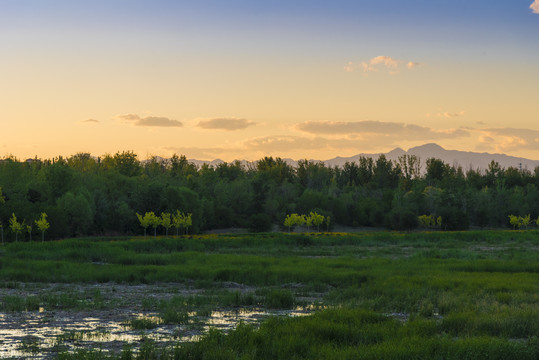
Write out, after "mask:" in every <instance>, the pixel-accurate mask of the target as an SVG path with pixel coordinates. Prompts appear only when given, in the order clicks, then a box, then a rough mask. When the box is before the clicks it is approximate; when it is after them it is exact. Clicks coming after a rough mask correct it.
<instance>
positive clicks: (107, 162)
mask: <svg viewBox="0 0 539 360" xmlns="http://www.w3.org/2000/svg"><path fill="white" fill-rule="evenodd" d="M0 202H1V203H0V224H1V225H2V238H3V241H15V237H16V235H18V239H19V240H21V239H24V240H26V241H28V240H29V238H30V237H31V236H32V235H33V236H35V237H36V239H39V238H40V237H41V235H42V233H41V231H40V228H38V226H36V225H37V224H38V222H39V221H40V220H43V214H46V220H47V221H48V223H49V224H50V228H47V230H46V235H45V239H56V238H66V237H76V236H88V235H98V236H102V235H142V234H143V233H144V230H145V229H143V228H142V227H141V223H140V222H139V218H138V217H137V214H145V213H148V212H153V213H155V214H157V215H159V214H162V213H172V214H174V213H177V212H180V213H182V214H192V224H191V229H190V232H192V233H198V232H201V231H206V230H212V229H227V228H247V229H249V230H250V231H253V232H261V231H269V230H271V229H274V228H275V227H276V226H278V228H279V229H281V230H282V231H287V230H288V228H287V226H285V225H284V222H285V219H286V218H287V216H289V215H290V214H310V213H312V212H314V213H316V214H320V215H322V216H324V218H325V219H328V218H329V219H331V220H330V221H327V229H326V224H324V226H323V227H322V230H330V229H331V228H332V227H335V226H350V227H373V228H388V229H394V230H412V229H415V228H418V227H420V228H425V227H432V228H433V229H439V230H447V231H451V230H465V229H469V228H506V227H511V228H512V227H515V224H516V223H513V221H512V220H513V219H514V218H515V217H520V218H521V219H528V222H527V223H526V224H525V226H527V225H528V224H529V225H530V226H532V225H535V223H536V221H535V219H537V217H538V216H539V168H536V169H535V170H534V171H533V172H532V171H529V170H521V169H517V168H513V167H509V168H502V167H500V165H499V164H498V163H496V162H494V161H493V162H491V163H490V165H489V167H488V169H486V170H484V171H483V170H478V169H471V168H470V169H462V168H461V167H458V166H451V165H448V164H446V163H444V162H443V161H441V160H439V159H435V158H429V159H427V160H426V161H423V159H419V158H417V157H415V156H411V155H404V156H402V157H400V158H399V159H398V161H391V160H388V159H387V158H386V157H385V156H384V155H381V156H380V157H379V158H378V159H372V158H368V157H359V158H358V160H357V162H348V163H346V164H345V165H344V166H343V167H328V166H326V165H324V163H322V162H316V161H309V160H301V161H299V162H298V165H297V166H291V165H289V164H287V163H286V162H285V161H284V160H283V159H281V158H273V157H265V158H263V159H261V160H259V161H256V162H253V163H251V164H249V165H244V164H242V163H240V162H239V161H236V162H232V163H226V162H225V163H222V164H220V165H217V166H209V165H202V166H200V167H199V166H196V165H195V164H194V163H191V162H189V161H188V160H187V159H186V157H185V156H178V155H174V156H173V157H172V158H170V159H167V160H162V159H160V158H157V157H153V158H151V159H150V160H146V161H141V160H139V159H138V156H137V154H135V153H134V152H132V151H123V152H118V153H116V154H114V155H111V154H108V155H104V156H102V157H100V158H95V157H92V156H90V154H87V153H79V154H76V155H73V156H70V157H68V158H63V157H57V158H54V159H48V160H41V159H38V158H37V157H36V158H35V159H29V160H26V161H20V160H18V159H16V158H15V157H13V156H9V157H5V158H4V159H1V160H0ZM528 215H529V216H528ZM13 216H16V218H17V219H18V221H19V223H20V224H25V227H23V228H22V230H23V231H21V234H15V233H14V231H13V229H12V228H11V227H10V220H11V219H12V218H13ZM512 217H513V218H512ZM425 218H431V219H434V221H432V222H430V223H429V221H422V219H423V220H424V219H425ZM530 218H531V221H529V219H530ZM521 225H522V224H519V226H521ZM315 230H316V228H315ZM165 231H168V229H165V228H164V227H159V228H158V229H157V230H156V232H157V234H165Z"/></svg>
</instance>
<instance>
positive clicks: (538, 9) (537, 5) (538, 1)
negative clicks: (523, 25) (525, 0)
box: [530, 0, 539, 14]
mask: <svg viewBox="0 0 539 360" xmlns="http://www.w3.org/2000/svg"><path fill="white" fill-rule="evenodd" d="M530 9H532V12H533V13H534V14H539V0H535V1H534V2H533V4H531V5H530Z"/></svg>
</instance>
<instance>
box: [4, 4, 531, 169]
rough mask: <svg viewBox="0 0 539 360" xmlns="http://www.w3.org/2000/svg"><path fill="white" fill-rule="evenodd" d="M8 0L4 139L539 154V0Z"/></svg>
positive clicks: (191, 153)
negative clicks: (434, 147)
mask: <svg viewBox="0 0 539 360" xmlns="http://www.w3.org/2000/svg"><path fill="white" fill-rule="evenodd" d="M2 6H3V8H2V13H0V39H1V40H2V44H3V48H4V52H3V56H2V58H0V79H2V81H0V98H1V99H2V106H1V107H0V123H1V124H2V127H1V129H2V135H3V136H2V137H1V138H0V155H3V156H7V155H10V154H11V155H13V156H15V157H17V158H19V159H26V158H34V156H36V155H37V156H38V157H40V158H44V159H45V158H53V157H56V156H65V157H67V156H71V155H74V154H76V153H80V152H86V153H91V154H92V155H95V156H101V155H104V154H107V153H109V154H114V153H116V152H118V151H128V150H132V151H134V152H135V153H136V154H138V156H139V158H140V159H145V158H148V157H150V156H161V157H164V158H167V157H170V156H171V155H172V154H174V153H176V154H183V155H185V156H186V157H187V158H189V159H202V160H211V159H217V158H219V159H222V160H224V161H232V160H235V159H245V160H249V161H255V160H258V159H261V158H263V157H264V156H274V157H281V158H292V159H300V158H306V157H307V158H312V159H321V160H325V159H331V158H334V157H337V156H341V157H348V156H354V155H357V154H360V153H386V152H388V151H390V150H392V149H394V148H396V147H400V148H402V149H409V148H411V147H415V146H419V145H423V144H425V143H437V144H439V145H441V146H442V147H444V148H445V149H454V150H460V151H470V152H488V153H492V154H494V153H503V154H507V155H509V156H516V157H523V158H527V159H539V121H538V120H539V105H538V100H537V99H539V86H538V84H539V66H538V64H539V40H538V37H537V34H539V0H535V1H533V0H518V1H497V2H492V1H486V0H477V1H473V2H470V1H464V0H456V1H451V2H444V3H440V2H432V1H426V0H412V1H408V2H406V4H403V3H402V2H400V1H399V2H398V1H396V0H388V1H384V2H380V1H374V0H357V1H349V0H337V1H316V2H312V1H309V2H308V1H304V0H298V1H281V0H278V1H273V2H271V3H266V2H265V3H258V2H249V1H245V0H233V1H227V2H222V1H215V0H204V1H197V2H185V1H163V0H157V1H152V2H147V1H141V0H131V1H127V0H117V1H113V2H111V1H104V0H97V1H92V2H73V1H67V0H51V1H47V2H43V1H39V0H21V1H16V2H3V4H2Z"/></svg>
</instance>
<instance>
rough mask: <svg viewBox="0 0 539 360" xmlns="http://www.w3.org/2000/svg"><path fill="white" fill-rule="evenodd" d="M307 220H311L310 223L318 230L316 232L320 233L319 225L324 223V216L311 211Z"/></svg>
mask: <svg viewBox="0 0 539 360" xmlns="http://www.w3.org/2000/svg"><path fill="white" fill-rule="evenodd" d="M309 218H310V219H311V223H312V224H313V225H314V226H316V228H317V229H318V232H320V225H322V224H323V223H324V215H320V214H318V213H317V212H312V211H311V213H310V214H309Z"/></svg>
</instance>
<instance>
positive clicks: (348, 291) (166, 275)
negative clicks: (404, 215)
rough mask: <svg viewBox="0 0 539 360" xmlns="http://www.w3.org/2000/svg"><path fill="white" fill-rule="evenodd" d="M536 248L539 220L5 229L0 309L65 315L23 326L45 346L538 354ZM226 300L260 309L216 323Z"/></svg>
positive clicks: (15, 315) (38, 347)
mask: <svg viewBox="0 0 539 360" xmlns="http://www.w3.org/2000/svg"><path fill="white" fill-rule="evenodd" d="M538 254H539V232H538V231H482V232H479V231H478V232H453V233H444V232H432V233H419V232H418V233H390V232H376V233H359V234H344V233H331V234H324V233H312V234H282V233H267V234H256V235H254V234H230V235H201V236H190V237H181V238H157V239H154V238H152V237H148V238H146V239H144V238H114V239H111V238H106V239H99V238H88V239H82V238H79V239H68V240H62V241H54V242H45V243H41V242H34V243H10V244H6V245H5V246H4V247H1V248H0V321H3V322H4V323H5V324H8V323H9V326H10V327H12V328H17V326H19V325H20V328H21V329H22V328H24V326H23V324H24V322H25V321H28V319H29V318H32V319H34V318H36V319H38V320H37V322H38V323H39V324H40V325H39V326H37V325H36V327H40V326H41V328H44V327H47V326H49V325H50V326H49V327H55V328H57V330H58V331H57V333H55V335H54V338H55V341H54V344H52V345H50V346H48V345H46V344H45V342H46V341H45V340H44V338H43V337H40V336H38V335H35V336H28V335H27V334H20V335H18V336H19V337H17V339H18V340H19V342H20V344H19V346H18V350H17V351H19V352H24V353H25V354H27V355H28V357H31V356H35V357H36V358H42V357H49V358H53V357H57V358H62V359H68V358H73V359H74V358H78V359H80V358H88V359H90V358H92V359H93V358H106V357H110V358H122V359H128V358H144V359H153V358H155V359H157V358H160V359H169V358H170V359H173V358H177V359H183V358H187V359H238V358H241V359H292V358H296V359H336V358H339V359H417V358H425V359H427V358H428V359H453V358H455V359H457V358H458V359H483V358H488V359H496V358H498V359H511V358H513V359H536V358H537V357H538V356H539V339H538V336H539V274H538V273H539V256H538ZM40 310H41V312H39V311H40ZM230 311H235V312H236V313H238V314H239V313H241V312H244V313H257V314H259V315H260V316H258V317H257V316H255V317H254V318H252V319H250V318H247V317H241V316H238V317H236V319H237V321H243V322H241V325H239V326H237V327H236V328H235V330H228V331H226V332H220V331H213V330H211V331H207V329H208V327H211V326H214V327H219V326H218V325H212V324H217V323H218V321H216V320H212V319H215V318H214V315H217V314H223V313H227V312H230ZM266 314H290V315H294V316H285V317H277V318H269V319H268V320H266V321H262V322H261V325H260V320H261V319H262V318H266V317H265V315H266ZM306 314H312V315H311V316H297V315H306ZM65 319H68V320H66V321H64V320H65ZM84 319H94V320H92V321H94V322H96V326H95V327H94V328H91V329H86V330H84V329H79V328H76V330H66V329H75V328H74V327H70V326H69V325H70V323H71V325H72V324H73V323H76V322H77V321H79V322H81V323H84V321H86V322H89V321H90V320H84ZM95 319H97V320H95ZM100 321H101V322H102V323H103V324H105V323H107V322H114V324H121V326H123V329H124V330H122V331H119V332H118V333H121V334H123V335H125V336H124V337H123V340H122V337H121V336H118V337H116V338H114V339H113V340H111V337H110V336H109V338H107V337H106V336H104V337H102V338H107V340H106V341H101V342H100V340H99V339H100V338H99V336H98V335H99V334H105V333H107V332H108V334H110V333H111V332H112V333H113V334H116V332H114V331H115V330H111V328H106V327H101V328H100V327H99V326H98V323H99V322H100ZM212 321H214V322H213V323H212ZM236 323H237V322H236ZM236 323H234V322H231V326H232V327H234V326H236ZM47 324H49V325H47ZM25 326H26V325H25ZM222 328H223V329H227V327H222ZM156 334H157V335H156ZM128 335H129V336H128ZM51 336H52V335H51ZM92 336H93V339H94V340H92ZM193 340H194V341H193ZM105 342H106V343H107V345H104V346H101V348H102V349H103V350H102V351H101V350H99V349H100V346H99V344H100V343H105ZM6 344H7V341H6V340H5V339H4V340H2V341H0V349H2V346H4V347H5V346H7V345H6ZM96 344H97V345H96ZM96 349H97V350H96ZM73 351H75V353H73ZM0 356H4V355H3V354H2V353H0ZM4 357H5V356H4Z"/></svg>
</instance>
